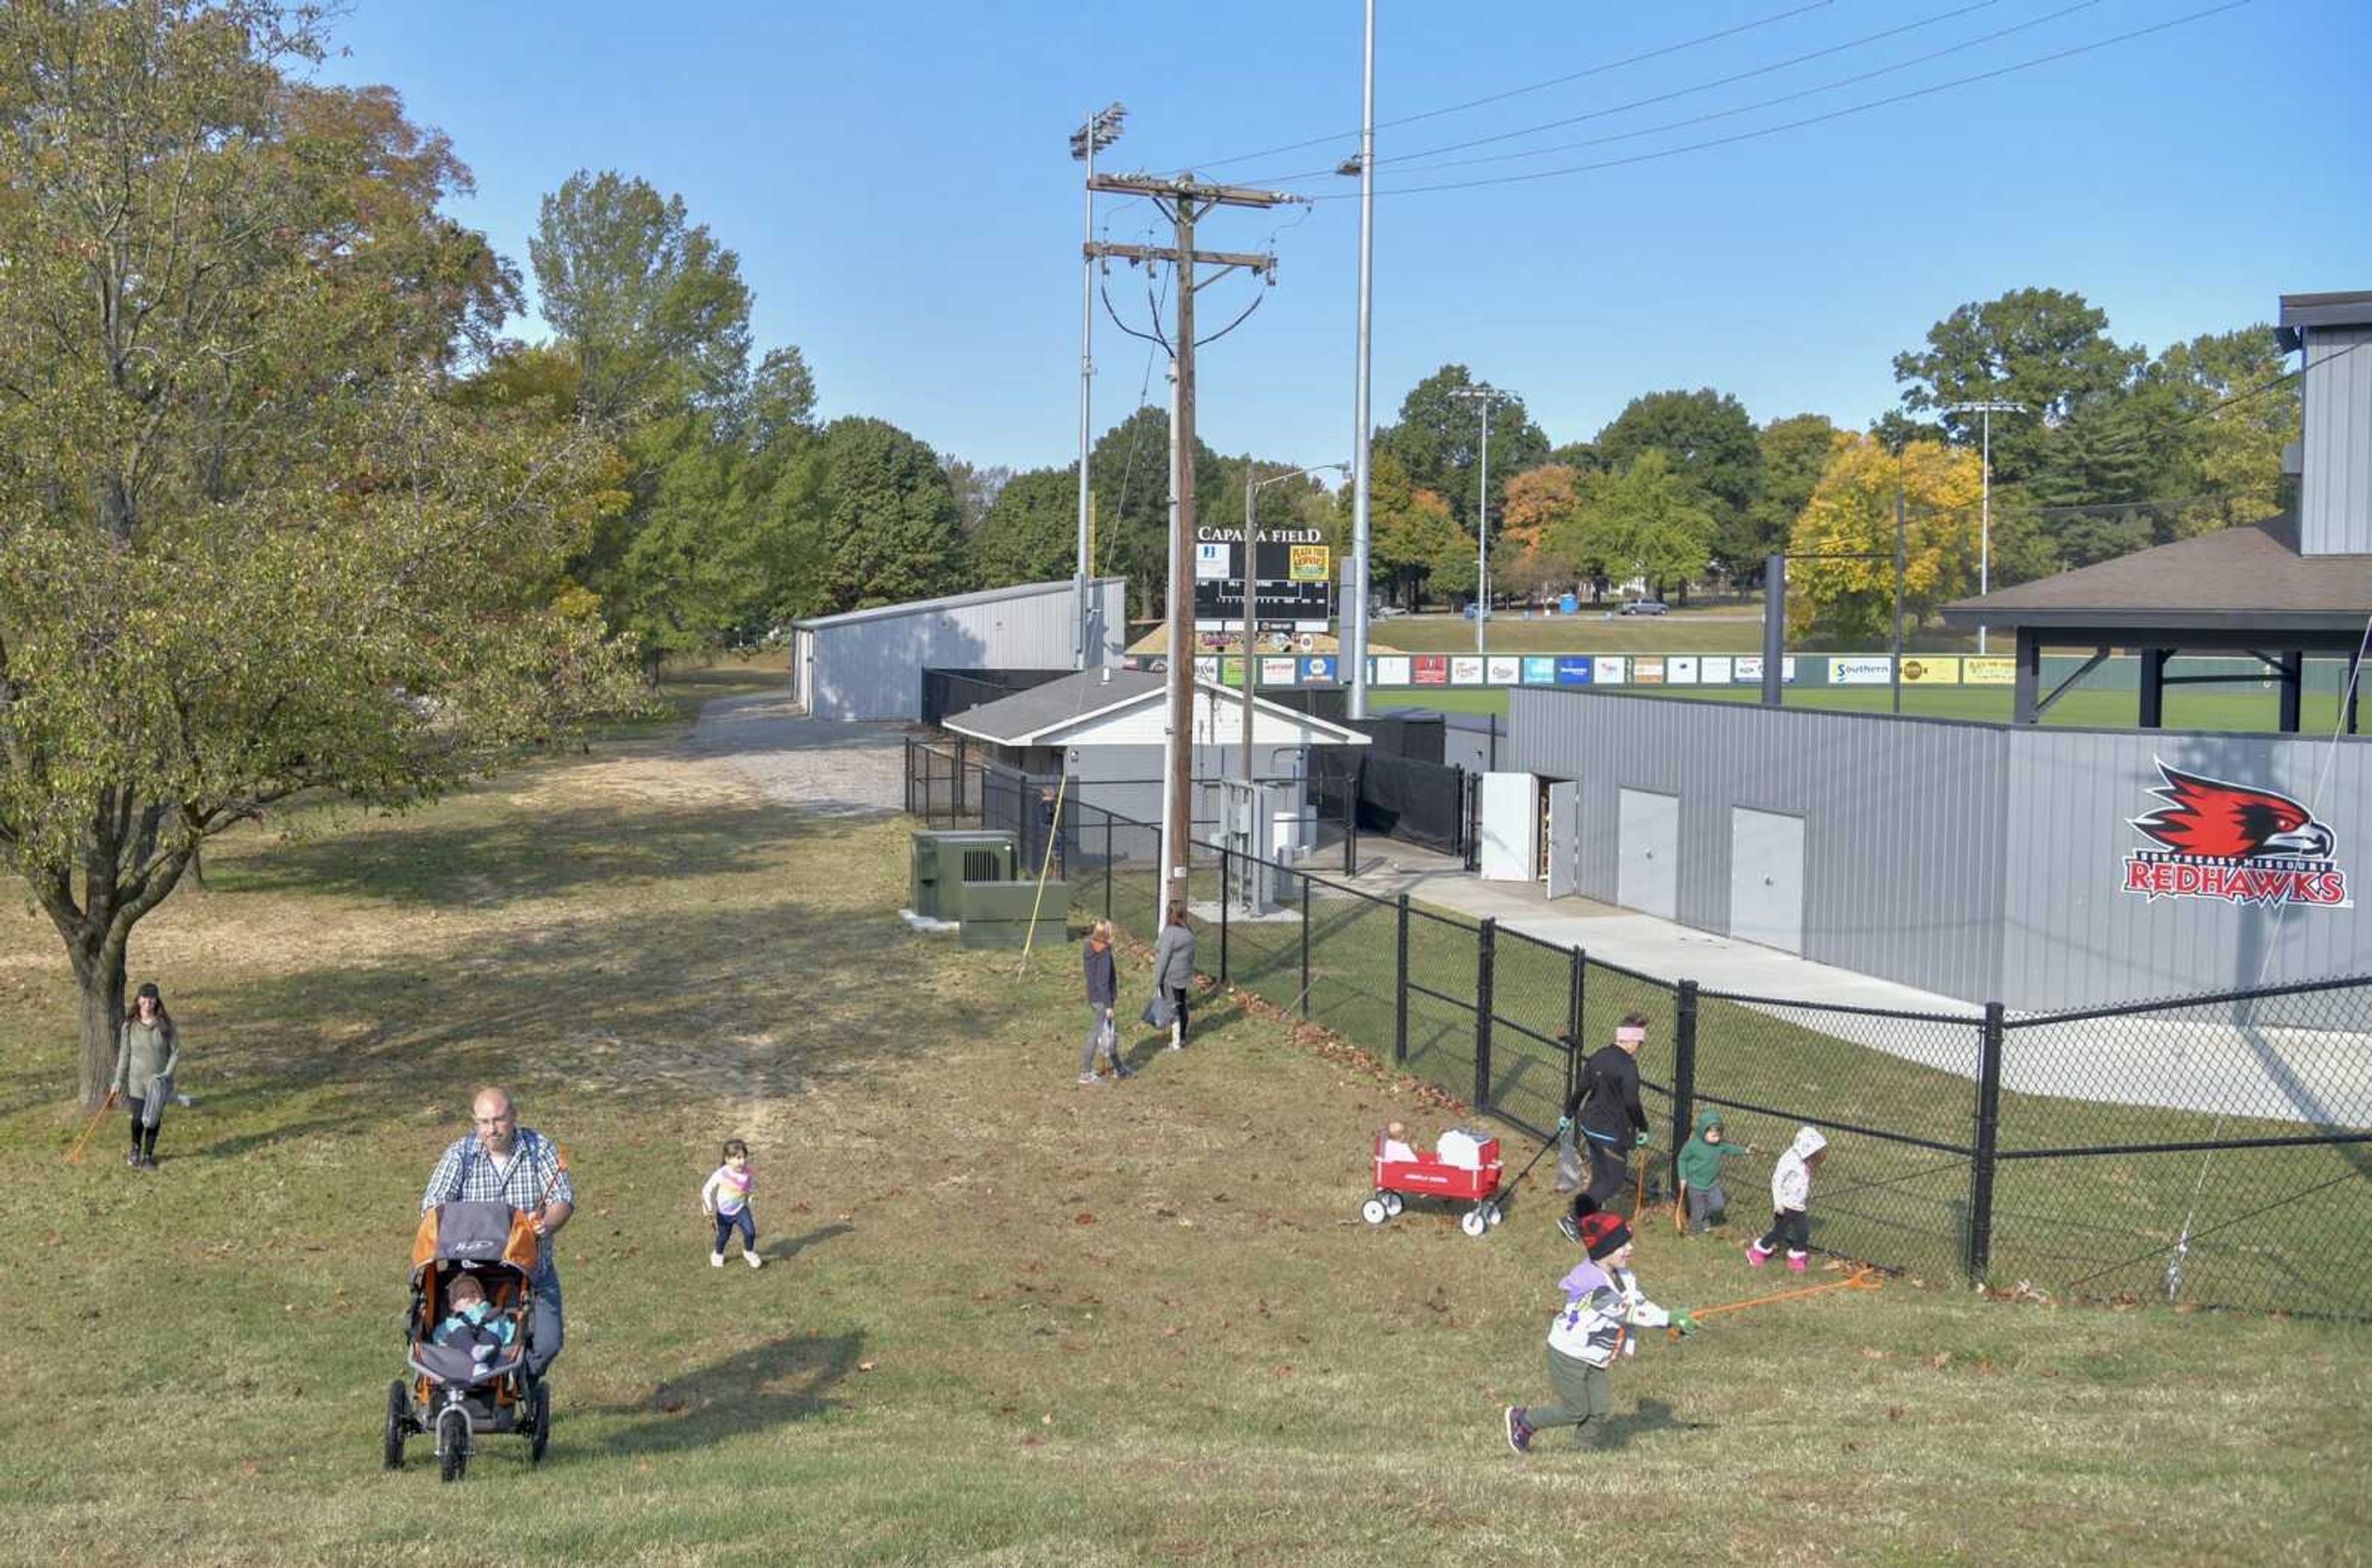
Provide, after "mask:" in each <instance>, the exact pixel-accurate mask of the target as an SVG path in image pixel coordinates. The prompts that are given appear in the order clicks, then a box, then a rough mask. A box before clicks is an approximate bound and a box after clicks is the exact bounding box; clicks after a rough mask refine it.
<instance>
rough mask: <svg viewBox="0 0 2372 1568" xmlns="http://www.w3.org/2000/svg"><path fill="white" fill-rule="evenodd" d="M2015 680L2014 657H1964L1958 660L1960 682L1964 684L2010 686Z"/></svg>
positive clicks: (2015, 682)
mask: <svg viewBox="0 0 2372 1568" xmlns="http://www.w3.org/2000/svg"><path fill="white" fill-rule="evenodd" d="M1960 683H1961V684H1962V685H1964V686H2012V685H2016V684H2017V660H2016V659H2006V658H1964V659H1962V660H1961V661H1960Z"/></svg>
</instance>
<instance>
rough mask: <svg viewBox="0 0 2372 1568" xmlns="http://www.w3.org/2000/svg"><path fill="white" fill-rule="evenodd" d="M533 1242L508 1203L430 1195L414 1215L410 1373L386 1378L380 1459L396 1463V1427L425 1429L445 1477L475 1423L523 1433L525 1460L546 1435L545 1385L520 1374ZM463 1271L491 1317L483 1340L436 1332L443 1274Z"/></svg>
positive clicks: (481, 1428)
mask: <svg viewBox="0 0 2372 1568" xmlns="http://www.w3.org/2000/svg"><path fill="white" fill-rule="evenodd" d="M538 1245H539V1243H538V1238H537V1237H536V1234H535V1220H534V1218H533V1216H532V1215H529V1214H526V1213H525V1212H523V1211H520V1210H517V1209H514V1208H512V1207H511V1206H510V1205H509V1204H508V1203H439V1204H438V1205H436V1207H435V1208H433V1209H431V1210H429V1211H428V1212H427V1213H426V1214H423V1215H421V1216H420V1231H419V1234H418V1235H417V1236H415V1237H413V1243H412V1305H411V1307H409V1308H408V1309H407V1310H406V1311H405V1313H404V1318H403V1363H404V1365H405V1366H406V1367H407V1368H409V1369H410V1375H409V1376H403V1377H399V1378H397V1379H396V1380H395V1381H394V1382H392V1383H390V1384H389V1385H388V1388H387V1468H388V1469H391V1470H393V1469H402V1468H403V1442H404V1439H405V1438H406V1437H408V1436H410V1435H412V1434H413V1433H418V1432H428V1431H431V1430H434V1431H435V1432H436V1461H437V1466H438V1469H439V1471H440V1473H441V1474H442V1475H443V1477H444V1479H445V1480H447V1481H459V1480H460V1479H461V1477H462V1475H463V1473H464V1472H465V1471H466V1470H467V1469H469V1465H470V1455H471V1452H473V1451H474V1449H475V1448H476V1446H477V1445H476V1438H477V1434H480V1433H483V1432H508V1433H517V1434H519V1435H521V1436H524V1437H525V1438H527V1440H528V1462H529V1463H530V1464H533V1463H537V1462H539V1461H541V1459H542V1458H543V1448H544V1445H545V1444H546V1443H547V1442H549V1441H550V1440H551V1437H552V1390H551V1389H550V1388H546V1387H545V1386H544V1384H543V1383H542V1382H541V1380H540V1379H531V1378H529V1376H528V1374H527V1350H528V1341H529V1336H530V1334H531V1333H532V1332H533V1325H534V1320H535V1314H534V1312H533V1310H532V1308H533V1307H534V1303H535V1266H536V1258H537V1249H538ZM464 1276H467V1277H468V1278H471V1279H472V1280H475V1281H476V1282H477V1283H478V1284H479V1285H480V1286H481V1287H482V1288H483V1290H484V1292H485V1298H486V1305H487V1307H488V1308H489V1310H488V1313H487V1315H486V1321H487V1322H488V1323H489V1325H491V1327H490V1330H489V1331H488V1332H487V1334H486V1335H485V1336H484V1339H485V1340H489V1341H490V1340H493V1339H495V1338H499V1339H500V1340H502V1341H503V1342H502V1343H500V1344H498V1345H494V1346H493V1347H492V1348H491V1349H486V1348H475V1349H473V1348H472V1347H471V1346H469V1345H459V1344H438V1343H437V1342H436V1328H437V1325H438V1324H439V1323H441V1322H443V1321H444V1320H445V1318H446V1317H447V1315H448V1312H449V1311H450V1310H451V1308H450V1306H449V1298H450V1292H451V1290H452V1287H453V1283H454V1282H455V1281H456V1280H458V1279H460V1278H462V1277H464Z"/></svg>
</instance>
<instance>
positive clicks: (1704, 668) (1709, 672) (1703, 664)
mask: <svg viewBox="0 0 2372 1568" xmlns="http://www.w3.org/2000/svg"><path fill="white" fill-rule="evenodd" d="M1697 679H1700V680H1702V681H1703V682H1704V683H1705V684H1706V685H1708V686H1727V685H1728V684H1729V656H1728V655H1727V654H1707V655H1706V656H1704V657H1703V658H1701V659H1699V660H1698V661H1697Z"/></svg>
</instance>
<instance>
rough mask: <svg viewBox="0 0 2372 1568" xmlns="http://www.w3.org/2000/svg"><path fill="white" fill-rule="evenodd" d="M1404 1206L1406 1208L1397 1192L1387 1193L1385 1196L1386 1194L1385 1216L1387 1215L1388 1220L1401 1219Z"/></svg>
mask: <svg viewBox="0 0 2372 1568" xmlns="http://www.w3.org/2000/svg"><path fill="white" fill-rule="evenodd" d="M1403 1206H1404V1205H1403V1204H1402V1203H1401V1195H1400V1194H1399V1193H1397V1192H1387V1193H1385V1194H1384V1214H1385V1217H1387V1218H1389V1219H1398V1218H1400V1217H1401V1208H1402V1207H1403Z"/></svg>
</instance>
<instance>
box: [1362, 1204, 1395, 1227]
mask: <svg viewBox="0 0 2372 1568" xmlns="http://www.w3.org/2000/svg"><path fill="white" fill-rule="evenodd" d="M1359 1217H1360V1218H1361V1219H1363V1220H1365V1221H1366V1222H1367V1223H1368V1224H1369V1225H1381V1224H1383V1223H1384V1222H1385V1221H1386V1220H1388V1219H1389V1218H1391V1217H1392V1212H1391V1211H1390V1210H1389V1209H1387V1208H1386V1207H1384V1201H1383V1200H1382V1199H1381V1198H1370V1199H1368V1200H1367V1201H1366V1202H1364V1203H1362V1204H1360V1205H1359Z"/></svg>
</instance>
